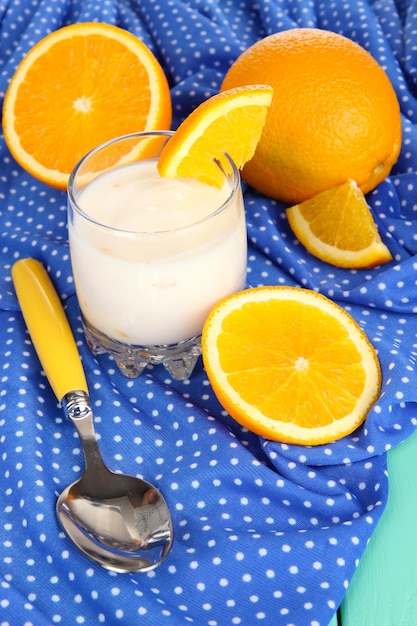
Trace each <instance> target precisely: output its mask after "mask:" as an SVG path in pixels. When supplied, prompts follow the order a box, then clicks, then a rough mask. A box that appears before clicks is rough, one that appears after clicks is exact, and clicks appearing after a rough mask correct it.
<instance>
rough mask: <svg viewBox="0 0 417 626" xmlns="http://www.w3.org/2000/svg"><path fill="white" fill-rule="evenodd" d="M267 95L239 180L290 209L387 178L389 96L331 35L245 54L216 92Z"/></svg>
mask: <svg viewBox="0 0 417 626" xmlns="http://www.w3.org/2000/svg"><path fill="white" fill-rule="evenodd" d="M248 82H249V83H266V84H269V85H272V87H273V88H274V98H273V101H272V105H271V107H270V110H269V113H268V117H267V120H266V123H265V127H264V130H263V133H262V136H261V139H260V141H259V143H258V146H257V148H256V152H255V156H254V158H253V159H251V161H250V162H249V163H248V164H247V165H246V166H245V168H244V169H243V172H242V177H243V178H244V179H246V181H247V182H249V183H250V184H251V185H252V186H253V187H254V188H256V189H257V190H259V191H261V192H262V193H264V194H266V195H269V196H272V197H274V198H277V199H279V200H281V201H283V202H287V203H291V204H296V203H298V202H302V201H303V200H306V199H307V198H311V197H312V196H314V195H316V194H317V193H319V192H320V191H323V190H324V189H328V188H330V187H335V186H336V185H339V184H341V183H343V182H345V181H346V180H347V179H348V178H352V179H354V180H356V182H357V183H358V185H359V187H360V188H361V190H362V191H363V192H364V193H367V192H368V191H370V190H372V189H374V188H375V187H376V185H377V184H378V183H380V182H381V181H382V180H383V179H384V178H385V177H386V176H387V175H388V174H389V172H390V170H391V168H392V166H393V164H394V163H395V162H396V160H397V158H398V154H399V151H400V147H401V117H400V108H399V104H398V100H397V97H396V94H395V91H394V89H393V87H392V85H391V83H390V81H389V79H388V77H387V75H386V74H385V72H384V70H383V69H382V68H381V66H380V65H379V64H378V63H377V61H376V60H375V59H374V58H373V57H372V56H371V55H370V54H369V53H368V52H367V51H366V50H365V49H364V48H362V47H361V46H359V45H358V44H357V43H355V42H353V41H352V40H350V39H348V38H346V37H344V36H342V35H338V34H336V33H333V32H330V31H326V30H320V29H313V28H294V29H291V30H287V31H283V32H279V33H275V34H273V35H270V36H268V37H266V38H264V39H262V40H260V41H258V42H256V43H255V44H253V45H252V46H251V47H250V48H248V49H247V50H246V51H245V52H243V53H242V54H241V56H240V57H238V59H236V61H235V62H234V63H233V65H232V66H231V68H230V69H229V71H228V72H227V74H226V76H225V78H224V81H223V84H222V87H221V89H222V90H223V89H230V88H232V87H237V86H240V85H245V84H246V83H248Z"/></svg>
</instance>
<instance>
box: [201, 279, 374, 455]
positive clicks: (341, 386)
mask: <svg viewBox="0 0 417 626" xmlns="http://www.w3.org/2000/svg"><path fill="white" fill-rule="evenodd" d="M202 351H203V360H204V365H205V368H206V372H207V376H208V378H209V381H210V383H211V385H212V387H213V390H214V392H215V394H216V396H217V398H218V400H219V401H220V403H221V404H222V405H223V407H224V408H225V409H226V411H228V413H229V414H230V415H231V416H232V417H233V418H234V419H235V420H236V421H237V422H239V423H240V424H241V425H243V426H245V427H246V428H248V429H249V430H251V431H253V432H255V433H257V434H259V435H262V436H264V437H266V438H268V439H272V440H277V441H283V442H287V443H297V444H307V445H316V444H321V443H328V442H330V441H333V440H335V439H339V438H341V437H343V436H345V435H347V434H349V433H351V432H352V431H354V430H355V429H356V428H357V427H358V426H359V425H360V424H361V423H362V422H363V421H364V419H365V418H366V415H367V413H368V412H369V409H370V408H371V406H372V405H373V403H374V402H375V401H376V399H377V398H378V395H379V392H380V386H381V370H380V365H379V361H378V357H377V355H376V352H375V350H374V348H373V347H372V345H371V344H370V342H369V340H368V339H367V337H366V335H365V334H364V332H363V331H362V330H361V328H360V327H359V325H358V324H357V322H356V321H355V320H354V319H353V318H352V317H351V316H350V315H349V314H348V313H347V312H346V311H345V309H343V308H342V307H340V306H339V305H337V304H335V303H334V302H332V301H331V300H329V299H328V298H327V297H325V296H323V295H321V294H319V293H316V292H314V291H309V290H307V289H301V288H297V287H257V288H252V289H247V290H246V291H242V292H239V293H237V294H234V295H232V296H229V297H227V298H226V299H224V300H222V301H220V302H219V303H218V304H217V305H215V307H214V308H213V309H212V311H211V312H210V314H209V316H208V318H207V320H206V323H205V325H204V328H203V335H202Z"/></svg>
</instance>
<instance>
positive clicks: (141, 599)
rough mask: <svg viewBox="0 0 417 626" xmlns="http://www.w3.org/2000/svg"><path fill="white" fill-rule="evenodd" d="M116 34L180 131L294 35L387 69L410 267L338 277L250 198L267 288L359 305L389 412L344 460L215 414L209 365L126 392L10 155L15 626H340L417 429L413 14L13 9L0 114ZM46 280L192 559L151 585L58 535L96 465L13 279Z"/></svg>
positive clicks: (384, 203) (387, 188) (360, 7)
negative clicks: (98, 353)
mask: <svg viewBox="0 0 417 626" xmlns="http://www.w3.org/2000/svg"><path fill="white" fill-rule="evenodd" d="M89 20H101V21H105V22H110V23H116V24H118V25H120V26H122V27H124V28H127V29H129V30H130V31H132V32H133V33H135V34H136V35H138V36H139V37H140V38H141V39H143V41H145V43H146V44H147V45H148V46H149V47H150V48H151V49H152V50H153V51H154V52H155V54H156V55H157V56H158V58H159V59H160V61H161V63H162V64H163V67H164V69H165V71H166V74H167V76H168V77H169V80H170V84H171V86H172V97H173V103H174V126H175V125H176V124H178V123H179V121H180V120H181V119H182V118H183V117H184V116H185V115H186V114H187V113H188V112H189V111H190V110H191V109H192V108H193V107H194V106H196V105H197V104H198V103H199V102H201V101H202V100H204V99H205V98H207V97H208V96H210V95H211V94H213V93H215V92H216V91H217V90H218V89H219V86H220V83H221V80H222V77H223V76H224V74H225V72H226V70H227V68H228V67H229V65H230V63H231V62H232V61H233V60H234V59H235V58H236V57H237V56H238V55H239V54H240V52H241V51H242V50H244V49H245V48H246V47H248V46H249V45H250V44H252V43H253V42H254V41H256V40H257V39H259V38H261V37H263V36H265V35H268V34H270V33H273V32H276V31H279V30H283V29H286V28H291V27H294V26H309V27H319V28H325V29H330V30H335V31H337V32H341V33H343V34H345V35H347V36H349V37H351V38H352V39H354V40H356V41H358V42H359V43H361V44H362V45H363V46H365V47H366V48H367V49H368V50H369V51H370V52H371V53H372V54H373V55H374V56H375V58H376V59H377V60H378V61H379V62H380V63H381V64H382V66H383V67H384V68H385V69H386V71H387V73H388V75H389V77H390V79H391V80H392V82H393V84H394V86H395V89H396V91H397V94H398V97H399V100H400V103H401V109H402V113H403V127H404V141H403V149H402V152H401V155H400V158H399V161H398V163H397V165H396V166H395V168H394V170H393V172H392V175H391V176H390V177H389V178H388V179H387V180H386V181H385V182H384V183H382V184H381V185H380V186H379V187H378V188H377V189H376V190H375V191H374V192H373V193H372V194H371V195H370V197H369V201H370V204H371V207H372V210H373V212H374V215H375V219H376V220H377V222H378V226H379V229H380V232H381V235H382V237H383V239H384V240H385V241H386V242H387V244H388V245H389V247H390V249H391V251H392V252H393V254H394V256H395V260H394V261H393V262H391V263H389V264H387V265H385V266H384V267H382V268H379V269H374V270H369V271H346V270H338V269H336V268H332V267H330V266H328V265H326V264H324V263H321V262H320V261H318V260H316V259H314V258H312V257H311V256H309V255H308V254H307V253H306V252H305V251H304V250H302V249H301V246H299V245H298V244H297V242H296V241H295V240H294V237H293V236H292V234H291V232H290V230H289V228H288V225H287V223H286V220H285V215H284V208H285V207H284V206H282V205H280V204H279V203H277V202H275V201H272V200H270V199H268V198H265V197H262V196H260V195H259V194H257V193H255V192H253V191H252V190H250V189H246V190H245V198H246V207H247V216H248V236H249V243H250V249H249V273H248V283H249V285H252V286H256V285H263V284H297V285H301V286H304V287H306V288H310V289H314V290H317V291H320V292H322V293H324V294H326V295H328V296H330V297H331V298H333V299H334V300H336V301H337V302H339V303H341V304H342V305H344V306H345V307H346V308H347V309H348V310H349V311H350V312H351V313H352V315H354V317H355V318H356V319H357V320H358V321H359V323H360V324H361V326H362V327H363V328H364V330H365V331H366V333H367V335H368V337H369V339H370V340H371V341H372V342H373V344H374V345H375V347H376V348H377V349H378V352H379V357H380V360H381V364H382V369H383V389H382V394H381V397H380V399H379V401H378V402H377V404H376V405H375V407H374V408H373V409H372V411H371V413H370V415H369V417H368V419H367V421H366V423H365V424H364V426H363V427H362V428H360V429H359V430H358V431H357V432H355V433H354V434H353V435H352V436H350V437H346V438H345V439H343V440H341V441H338V442H336V443H334V444H329V445H325V446H319V447H315V448H306V447H301V446H289V445H282V444H279V443H273V442H270V441H265V440H262V439H260V438H259V437H257V436H255V435H253V434H251V433H248V432H247V431H245V430H244V429H242V428H240V427H239V426H238V425H237V424H236V423H235V422H234V421H233V420H231V418H230V417H229V416H228V415H227V414H225V412H224V411H223V410H222V409H221V407H220V406H219V404H218V403H217V401H216V399H215V397H214V396H213V393H212V391H211V388H210V386H209V384H208V381H207V378H206V376H205V373H204V370H203V368H202V365H201V363H200V364H199V365H198V367H197V370H196V372H195V374H194V375H193V377H192V379H191V380H190V381H189V382H186V383H178V382H175V381H173V380H171V379H169V378H167V374H166V372H165V371H164V370H161V369H159V368H155V369H150V370H147V371H146V373H144V374H143V375H142V376H141V377H140V378H139V379H137V380H135V381H129V380H127V379H124V378H123V377H122V376H121V375H120V373H119V372H118V371H117V370H116V369H115V367H114V363H113V362H112V361H111V360H110V359H109V358H108V357H107V356H103V357H99V358H98V359H96V358H94V357H93V356H92V355H91V354H90V352H89V351H88V349H87V348H86V346H85V342H84V338H83V334H82V330H81V322H80V317H79V310H78V305H77V303H76V299H75V296H74V286H73V281H72V277H71V270H70V263H69V256H68V246H67V232H66V199H65V195H64V194H62V193H60V192H56V191H53V190H51V189H49V188H47V187H45V186H44V185H42V184H40V183H38V182H37V181H36V180H34V179H33V178H32V177H31V176H29V175H28V174H26V173H25V172H23V171H22V170H21V169H20V168H19V167H18V166H17V165H16V163H15V162H14V161H13V159H12V158H11V156H10V154H9V152H8V150H7V148H6V146H5V143H4V140H3V138H1V141H0V218H1V221H0V235H1V241H2V243H1V262H0V305H1V310H0V315H1V324H0V352H1V361H0V366H1V387H0V454H1V465H0V470H1V485H2V487H1V497H0V537H1V551H0V568H1V585H2V586H1V594H0V616H1V617H0V623H1V624H2V626H17V625H20V624H25V625H27V626H29V625H36V626H50V625H52V624H65V626H69V625H72V624H74V625H80V624H96V623H97V624H101V623H106V624H116V623H123V624H137V623H140V624H143V625H144V626H146V625H149V626H151V625H152V626H154V625H155V624H167V626H177V625H178V626H179V625H183V624H196V625H198V626H203V625H204V624H206V625H207V626H227V625H242V626H254V625H255V624H258V623H259V624H263V625H264V626H276V625H277V624H279V625H280V626H290V625H291V626H295V625H297V626H307V625H308V626H326V625H327V624H328V622H329V621H330V619H331V617H332V615H333V614H334V612H335V610H336V609H337V607H338V606H339V604H340V602H341V601H342V598H343V595H344V593H345V591H346V588H347V585H348V583H349V581H350V579H351V577H352V575H353V573H354V570H355V567H356V566H357V563H358V561H359V559H360V557H361V555H362V553H363V550H364V548H365V546H366V544H367V542H368V540H369V538H370V537H371V535H372V532H373V530H374V528H375V526H376V524H377V522H378V520H379V517H380V515H381V513H382V511H383V508H384V505H385V503H386V500H387V492H388V479H387V473H386V455H385V452H386V451H387V450H389V449H390V448H391V447H393V446H396V445H398V444H399V443H400V442H401V441H403V440H404V439H406V438H407V437H408V436H410V434H411V433H412V432H414V430H415V429H416V424H417V411H416V406H417V405H416V402H417V385H416V382H415V381H416V365H415V363H416V356H417V337H416V330H417V323H416V319H417V318H416V313H417V260H416V253H417V235H416V233H417V224H416V223H417V200H416V198H417V195H416V190H417V173H416V170H417V131H416V126H415V124H416V121H417V103H416V97H415V96H416V89H417V83H416V81H417V74H416V72H417V70H416V67H417V52H416V50H417V47H416V35H415V33H416V28H417V12H416V9H415V4H414V3H410V2H406V1H405V0H404V1H403V2H401V1H400V0H398V1H397V2H395V3H394V2H393V0H385V1H381V2H366V1H365V0H363V1H359V0H358V1H356V2H355V1H353V0H343V1H341V2H325V1H324V0H323V1H318V2H316V1H314V2H313V0H302V1H300V0H259V2H257V3H249V2H240V1H239V0H190V1H189V2H183V1H180V0H165V1H164V2H160V1H158V0H142V1H141V2H136V1H134V0H118V1H117V0H100V1H99V0H73V1H71V2H69V0H43V1H42V2H32V1H31V0H14V1H13V2H6V3H4V2H3V3H0V42H1V43H0V51H1V52H0V97H1V98H3V96H4V92H5V90H6V86H7V83H8V80H9V79H10V77H11V76H12V74H13V71H14V69H15V67H16V65H17V63H18V62H19V61H20V60H21V58H22V57H23V55H24V54H25V52H26V51H27V50H28V49H29V48H30V47H31V46H32V45H33V44H34V43H35V42H36V41H38V40H39V39H40V38H41V37H43V36H45V35H46V34H47V33H48V32H50V31H51V30H54V29H56V28H58V27H60V26H63V25H65V24H69V23H72V22H77V21H89ZM24 256H34V257H36V258H38V259H39V260H41V261H43V262H44V263H45V265H47V267H48V269H49V271H50V273H51V276H52V279H53V280H54V282H55V284H56V286H57V288H58V290H59V293H60V296H61V298H62V300H63V301H64V303H65V305H66V308H67V314H68V316H69V319H70V322H71V325H72V328H73V330H74V333H75V335H76V338H77V341H78V344H79V349H80V352H81V355H82V358H83V362H84V366H85V369H86V374H87V378H88V381H89V384H90V389H91V397H92V401H93V403H94V411H95V422H96V427H97V432H98V435H99V436H100V439H101V446H102V450H103V455H104V457H105V459H106V461H107V462H108V464H109V466H110V467H112V468H113V469H116V470H121V471H127V472H130V473H134V474H137V475H143V476H145V477H147V478H148V479H149V480H150V481H153V482H155V483H157V484H158V485H159V487H160V488H161V490H162V491H163V493H164V495H165V497H166V499H167V501H168V503H169V505H170V507H171V509H172V513H173V521H174V525H175V543H174V547H173V549H172V552H171V554H170V556H169V557H168V559H167V560H166V561H165V563H164V564H163V565H162V566H161V567H160V568H158V569H157V570H155V571H153V572H151V573H148V574H137V575H130V574H129V575H120V574H119V575H118V574H114V573H110V572H107V571H106V570H103V569H101V568H99V567H96V566H95V565H93V564H91V563H90V562H89V561H88V560H86V559H85V558H84V557H83V556H81V555H80V554H79V553H78V552H77V551H76V550H75V549H74V548H73V546H72V544H71V543H70V542H69V541H68V540H67V539H66V538H65V537H64V535H63V533H62V532H61V531H60V529H59V526H58V523H57V520H56V517H55V510H54V507H55V501H56V497H57V495H58V493H59V492H60V491H61V490H62V489H63V488H64V487H65V486H66V485H67V484H68V483H70V482H71V481H73V480H75V479H76V478H77V477H78V476H79V475H80V472H81V470H82V462H83V461H82V452H81V449H80V445H79V441H78V439H77V436H76V435H75V431H74V429H73V427H72V425H71V424H70V423H68V422H66V421H65V420H64V418H63V416H62V414H61V409H60V407H59V406H58V405H57V404H56V402H55V400H54V397H53V394H52V391H51V390H50V388H49V385H48V383H47V381H46V379H45V377H44V375H43V373H42V372H41V370H40V366H39V362H38V360H37V357H36V355H35V353H34V350H33V347H32V345H31V342H30V341H29V338H28V335H27V333H26V329H25V325H24V323H23V320H22V316H21V314H20V311H19V307H18V304H17V301H16V298H15V295H14V291H13V287H12V283H11V278H10V269H11V265H12V263H13V262H14V261H15V260H16V259H18V258H20V257H24Z"/></svg>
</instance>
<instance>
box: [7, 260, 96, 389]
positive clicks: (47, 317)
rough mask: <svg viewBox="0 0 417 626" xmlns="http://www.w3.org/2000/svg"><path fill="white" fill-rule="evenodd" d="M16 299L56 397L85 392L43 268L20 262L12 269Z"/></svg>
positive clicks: (72, 344)
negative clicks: (72, 392)
mask: <svg viewBox="0 0 417 626" xmlns="http://www.w3.org/2000/svg"><path fill="white" fill-rule="evenodd" d="M12 278H13V283H14V286H15V290H16V295H17V299H18V301H19V303H20V307H21V309H22V313H23V317H24V320H25V322H26V325H27V327H28V330H29V334H30V336H31V339H32V343H33V345H34V346H35V349H36V352H37V354H38V357H39V360H40V362H41V364H42V367H43V369H44V371H45V374H46V376H47V378H48V380H49V383H50V385H51V387H52V389H53V391H54V393H55V395H56V397H57V398H58V400H59V401H61V400H62V398H63V397H64V395H65V394H66V393H68V392H70V391H74V390H82V391H85V392H86V393H88V388H87V381H86V378H85V374H84V370H83V367H82V364H81V359H80V355H79V353H78V349H77V346H76V343H75V340H74V337H73V334H72V331H71V327H70V325H69V323H68V319H67V317H66V315H65V311H64V309H63V307H62V304H61V301H60V299H59V297H58V294H57V292H56V291H55V287H54V286H53V284H52V282H51V279H50V278H49V276H48V274H47V272H46V270H45V268H44V266H43V265H42V263H40V262H39V261H36V260H35V259H21V260H19V261H17V262H16V263H15V264H14V265H13V268H12Z"/></svg>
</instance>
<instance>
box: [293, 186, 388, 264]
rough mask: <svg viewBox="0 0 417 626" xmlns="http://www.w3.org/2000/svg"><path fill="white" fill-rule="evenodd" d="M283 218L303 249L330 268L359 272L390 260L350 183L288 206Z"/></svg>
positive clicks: (358, 193) (367, 210)
mask: <svg viewBox="0 0 417 626" xmlns="http://www.w3.org/2000/svg"><path fill="white" fill-rule="evenodd" d="M287 217H288V221H289V224H290V226H291V228H292V230H293V232H294V234H295V236H296V237H297V239H298V240H299V241H300V242H301V243H302V244H303V246H304V247H305V248H307V250H308V251H309V252H311V254H313V255H314V256H316V257H317V258H319V259H321V260H322V261H326V262H327V263H330V264H331V265H336V266H337V267H345V268H352V269H354V268H358V269H359V268H368V267H375V266H376V265H382V264H383V263H387V261H391V259H392V255H391V253H390V251H389V250H388V248H387V246H386V245H385V244H384V243H383V241H382V240H381V237H380V235H379V233H378V229H377V227H376V224H375V221H374V219H373V217H372V213H371V210H370V208H369V206H368V204H367V202H366V199H365V196H364V195H363V193H362V191H361V190H360V189H359V187H358V185H357V184H356V182H355V181H354V180H348V181H346V182H345V183H344V184H343V185H339V186H337V187H332V188H331V189H328V190H326V191H322V192H321V193H319V194H317V195H316V196H314V197H313V198H311V199H310V200H305V201H304V202H302V203H301V204H296V205H295V206H293V207H290V208H289V209H287Z"/></svg>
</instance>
